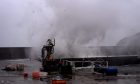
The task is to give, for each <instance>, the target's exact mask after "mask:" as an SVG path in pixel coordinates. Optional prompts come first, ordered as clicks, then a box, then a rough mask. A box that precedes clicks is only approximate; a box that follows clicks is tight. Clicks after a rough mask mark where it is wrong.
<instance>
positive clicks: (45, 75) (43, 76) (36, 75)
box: [32, 71, 47, 79]
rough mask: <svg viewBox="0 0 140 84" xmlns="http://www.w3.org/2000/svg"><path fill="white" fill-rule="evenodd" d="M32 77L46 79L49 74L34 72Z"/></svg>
mask: <svg viewBox="0 0 140 84" xmlns="http://www.w3.org/2000/svg"><path fill="white" fill-rule="evenodd" d="M32 77H33V79H40V78H45V77H47V72H39V71H34V72H33V73H32Z"/></svg>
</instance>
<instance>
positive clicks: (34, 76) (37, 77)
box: [32, 71, 40, 80]
mask: <svg viewBox="0 0 140 84" xmlns="http://www.w3.org/2000/svg"><path fill="white" fill-rule="evenodd" d="M32 77H33V79H37V80H39V79H40V75H39V72H38V71H35V72H33V73H32Z"/></svg>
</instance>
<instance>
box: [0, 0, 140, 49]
mask: <svg viewBox="0 0 140 84" xmlns="http://www.w3.org/2000/svg"><path fill="white" fill-rule="evenodd" d="M139 8H140V1H139V0H0V29H1V30H0V46H1V47H9V46H10V47H27V46H42V45H43V44H44V43H45V41H46V40H47V39H48V38H56V41H57V44H58V45H57V47H59V48H60V47H61V45H63V46H67V45H71V44H75V45H85V46H100V45H109V46H111V45H116V43H117V42H118V41H119V40H121V39H123V38H124V37H128V36H131V35H134V34H136V33H138V32H140V24H139V22H140V10H139ZM63 49H65V48H63Z"/></svg>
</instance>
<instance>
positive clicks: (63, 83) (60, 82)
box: [52, 80, 66, 84]
mask: <svg viewBox="0 0 140 84" xmlns="http://www.w3.org/2000/svg"><path fill="white" fill-rule="evenodd" d="M52 84H66V81H65V80H52Z"/></svg>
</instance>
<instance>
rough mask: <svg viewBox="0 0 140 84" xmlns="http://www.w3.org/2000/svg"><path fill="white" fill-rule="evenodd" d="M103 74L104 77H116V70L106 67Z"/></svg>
mask: <svg viewBox="0 0 140 84" xmlns="http://www.w3.org/2000/svg"><path fill="white" fill-rule="evenodd" d="M105 73H106V75H117V74H118V69H117V68H113V67H108V68H105Z"/></svg>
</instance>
